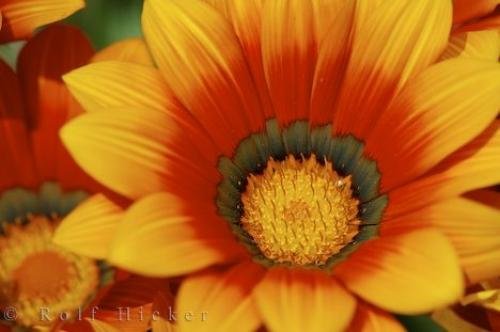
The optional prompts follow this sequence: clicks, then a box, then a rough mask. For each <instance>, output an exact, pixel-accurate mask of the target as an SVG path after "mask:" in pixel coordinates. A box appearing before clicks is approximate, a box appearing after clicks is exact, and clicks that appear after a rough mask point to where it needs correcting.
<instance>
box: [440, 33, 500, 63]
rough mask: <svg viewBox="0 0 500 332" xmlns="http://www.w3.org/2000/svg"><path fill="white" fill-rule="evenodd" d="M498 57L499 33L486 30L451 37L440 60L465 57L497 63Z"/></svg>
mask: <svg viewBox="0 0 500 332" xmlns="http://www.w3.org/2000/svg"><path fill="white" fill-rule="evenodd" d="M499 56H500V36H499V31H498V30H486V31H473V32H464V33H460V34H455V35H452V36H451V38H450V41H449V43H448V46H447V47H446V49H445V50H444V52H443V54H441V60H446V59H450V58H455V57H465V58H473V59H481V60H487V61H494V62H497V61H498V57H499Z"/></svg>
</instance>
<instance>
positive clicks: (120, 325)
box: [95, 276, 172, 332]
mask: <svg viewBox="0 0 500 332" xmlns="http://www.w3.org/2000/svg"><path fill="white" fill-rule="evenodd" d="M159 295H162V296H167V297H168V296H172V295H171V294H170V289H169V285H168V282H167V281H166V280H164V279H152V278H143V277H138V276H131V277H129V278H128V279H125V280H122V281H118V282H116V283H114V284H113V286H112V287H111V288H110V290H109V291H108V292H107V294H106V295H105V296H104V297H103V298H102V299H101V300H100V301H99V303H98V307H99V310H97V311H96V314H95V318H96V319H98V320H101V321H103V322H106V323H108V324H109V325H111V326H113V327H115V328H116V329H118V330H119V331H121V332H136V331H146V330H147V329H148V327H149V323H150V321H151V319H152V318H153V303H154V301H155V299H156V298H157V297H158V296H159ZM120 308H121V309H120Z"/></svg>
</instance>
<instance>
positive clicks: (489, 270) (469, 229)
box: [382, 194, 500, 283]
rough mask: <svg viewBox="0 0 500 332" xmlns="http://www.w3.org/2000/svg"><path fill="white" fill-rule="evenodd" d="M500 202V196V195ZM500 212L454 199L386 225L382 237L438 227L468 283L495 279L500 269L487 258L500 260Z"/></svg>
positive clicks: (430, 206) (485, 206) (462, 199)
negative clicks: (458, 259)
mask: <svg viewBox="0 0 500 332" xmlns="http://www.w3.org/2000/svg"><path fill="white" fill-rule="evenodd" d="M497 199H500V196H499V195H498V194H497ZM499 220H500V210H498V209H497V208H494V207H491V206H487V205H484V204H482V203H477V202H475V201H472V200H469V199H465V198H458V197H457V198H452V199H448V200H444V201H440V202H436V203H433V204H430V205H428V206H425V207H423V208H421V209H418V210H417V211H414V212H412V213H409V214H406V215H404V216H401V217H399V218H396V219H393V220H388V221H387V222H385V223H384V224H383V228H382V234H391V233H392V234H394V233H398V232H405V231H408V229H411V228H413V229H417V228H422V227H426V226H434V227H436V228H438V229H439V230H440V231H441V232H443V233H444V234H445V235H446V236H447V237H448V238H449V239H450V241H451V242H452V244H453V246H454V247H455V250H456V251H457V253H458V255H459V258H460V262H461V265H462V267H463V268H464V270H465V273H466V275H467V279H468V281H470V282H471V283H474V282H478V281H483V280H487V279H491V278H493V277H495V276H497V275H498V274H500V266H498V264H491V262H492V261H491V260H485V258H486V257H500V222H499Z"/></svg>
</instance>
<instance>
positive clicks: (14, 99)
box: [0, 60, 37, 192]
mask: <svg viewBox="0 0 500 332" xmlns="http://www.w3.org/2000/svg"><path fill="white" fill-rule="evenodd" d="M26 124H27V120H26V116H25V113H24V109H23V104H22V99H21V93H20V89H19V81H18V79H17V77H16V74H15V73H14V71H12V69H11V68H10V67H9V66H8V65H7V64H6V63H4V62H3V61H1V60H0V142H2V143H1V144H0V156H2V166H1V167H0V192H1V191H2V190H4V189H8V188H10V187H12V186H24V187H34V186H35V185H36V182H37V178H36V172H35V165H34V160H33V156H32V152H31V149H30V143H29V137H28V133H27V130H26Z"/></svg>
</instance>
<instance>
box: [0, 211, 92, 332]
mask: <svg viewBox="0 0 500 332" xmlns="http://www.w3.org/2000/svg"><path fill="white" fill-rule="evenodd" d="M57 222H58V220H57V219H56V220H51V219H49V218H47V217H45V216H39V215H37V216H29V217H28V221H27V223H26V224H24V225H23V224H21V223H13V224H10V225H8V226H7V227H6V228H5V230H4V235H3V236H0V251H1V252H2V255H1V257H0V292H1V294H2V297H3V298H2V302H3V301H5V302H6V304H7V305H9V306H11V307H14V308H16V311H17V323H18V324H20V325H24V326H36V325H51V324H53V323H54V322H53V321H49V320H47V319H45V320H41V313H40V310H42V309H43V308H46V310H49V311H50V317H52V318H55V317H58V316H59V314H61V313H63V312H64V313H72V312H75V311H76V310H78V308H80V307H82V306H83V305H85V304H86V302H87V301H88V300H89V299H90V298H91V296H92V295H93V294H94V293H95V291H96V289H97V288H98V287H99V267H98V266H97V264H96V263H95V261H93V260H92V259H88V258H85V257H81V256H78V255H74V254H72V253H70V252H68V251H66V250H64V249H62V248H60V247H58V246H56V245H55V244H53V243H52V241H51V239H52V234H53V232H54V229H55V227H56V226H57Z"/></svg>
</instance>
